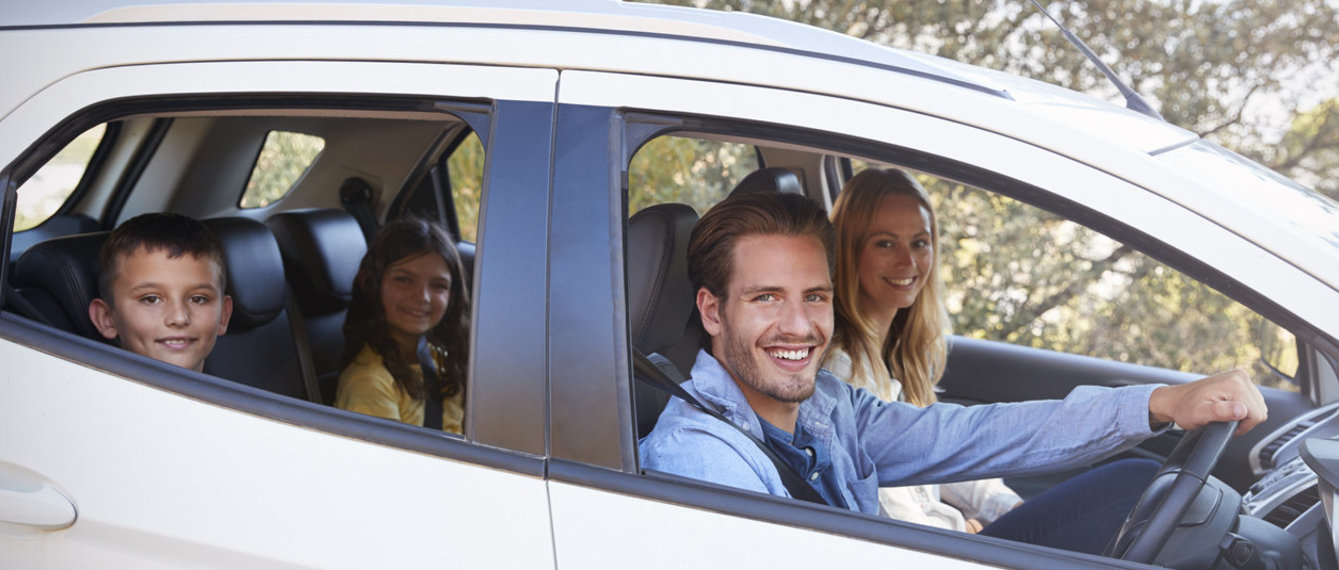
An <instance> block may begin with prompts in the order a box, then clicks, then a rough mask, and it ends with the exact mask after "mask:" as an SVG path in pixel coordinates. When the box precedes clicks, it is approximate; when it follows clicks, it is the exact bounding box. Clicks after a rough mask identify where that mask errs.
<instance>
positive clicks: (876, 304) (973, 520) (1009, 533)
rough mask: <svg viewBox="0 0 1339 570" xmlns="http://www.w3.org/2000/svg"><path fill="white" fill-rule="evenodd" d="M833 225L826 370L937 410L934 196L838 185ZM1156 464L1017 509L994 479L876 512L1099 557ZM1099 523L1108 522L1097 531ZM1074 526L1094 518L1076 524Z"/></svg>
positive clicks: (1121, 470) (939, 324) (885, 176)
mask: <svg viewBox="0 0 1339 570" xmlns="http://www.w3.org/2000/svg"><path fill="white" fill-rule="evenodd" d="M832 222H833V225H834V226H836V229H837V260H836V266H837V267H836V275H835V281H836V308H835V313H836V324H835V325H836V326H835V328H834V331H833V348H832V350H830V351H829V353H828V355H827V357H826V360H825V362H824V367H825V368H827V369H828V370H829V371H831V372H832V373H833V374H834V375H835V376H837V377H838V378H842V379H844V380H846V381H847V382H848V383H850V384H852V385H853V386H855V387H857V388H864V389H866V390H869V391H870V392H872V393H874V394H876V395H878V396H879V397H881V398H883V399H884V400H887V401H902V402H907V403H909V404H913V405H916V406H928V405H930V404H933V403H934V402H935V401H936V398H935V390H934V388H935V384H936V383H938V382H939V379H940V377H941V376H943V373H944V367H945V364H946V362H947V354H948V343H947V337H948V334H949V332H950V328H951V327H950V324H949V321H948V314H947V311H946V310H945V308H944V286H943V283H942V281H941V279H940V274H939V271H940V265H939V250H938V246H939V237H938V230H939V228H938V224H937V222H936V219H935V215H934V209H933V208H932V207H931V205H930V200H929V196H928V195H927V194H926V192H925V189H924V188H922V187H921V185H920V184H919V183H917V182H916V180H915V179H914V178H912V177H911V176H910V175H909V174H907V173H906V172H903V171H900V170H895V169H877V168H871V169H866V170H864V171H861V172H860V173H859V174H857V175H856V176H855V177H853V178H851V180H850V181H848V182H847V183H846V185H845V186H844V187H843V188H842V191H841V194H840V195H839V196H838V197H837V203H836V205H835V206H834V208H833V210H832ZM1156 468H1157V464H1156V463H1154V462H1152V461H1146V460H1133V461H1120V462H1116V463H1112V464H1109V465H1108V466H1106V467H1104V468H1102V469H1097V470H1094V471H1090V472H1088V473H1086V474H1084V475H1081V476H1079V477H1075V478H1074V479H1071V480H1070V481H1067V482H1065V483H1063V484H1062V485H1059V486H1057V487H1056V488H1055V489H1054V490H1052V491H1048V492H1047V493H1044V494H1043V495H1041V496H1039V497H1038V498H1037V499H1034V500H1039V499H1043V498H1045V500H1040V501H1039V502H1038V503H1037V504H1036V505H1035V506H1034V505H1032V504H1031V503H1032V502H1031V501H1030V502H1029V507H1033V508H1026V509H1019V511H1018V512H1014V513H1011V511H1012V510H1013V509H1014V508H1015V507H1018V506H1019V505H1020V504H1023V500H1022V498H1021V497H1019V495H1018V494H1017V493H1015V492H1014V491H1013V490H1011V489H1010V488H1009V487H1008V486H1006V485H1005V484H1004V483H1003V482H1002V481H1001V480H999V479H988V480H981V481H965V482H960V483H950V484H944V485H918V486H912V487H885V488H882V489H880V494H879V504H880V507H881V509H882V510H883V511H884V512H885V513H886V514H887V515H888V516H890V517H892V518H895V519H899V520H905V521H908V522H914V523H919V524H924V525H929V526H935V527H939V528H947V529H952V530H958V531H962V532H969V533H977V532H983V531H984V534H989V535H992V536H999V537H1001V538H1010V539H1014V540H1025V541H1027V542H1033V543H1040V544H1048V545H1051V546H1057V547H1061V548H1068V549H1070V550H1079V551H1088V552H1094V553H1098V552H1100V551H1101V549H1102V548H1103V547H1104V546H1105V541H1106V540H1107V539H1108V538H1109V537H1110V536H1112V535H1114V534H1115V530H1116V528H1118V527H1119V525H1120V522H1121V520H1122V519H1123V518H1124V516H1125V515H1126V514H1128V512H1129V509H1130V508H1132V507H1133V505H1134V500H1135V499H1137V498H1138V496H1139V492H1140V491H1142V490H1143V488H1144V487H1145V486H1146V485H1147V483H1148V482H1149V481H1150V480H1151V479H1152V476H1153V471H1154V470H1156ZM1113 478H1114V479H1113ZM1120 479H1124V480H1126V481H1127V483H1126V484H1124V485H1123V487H1124V488H1128V490H1125V491H1121V490H1115V491H1116V492H1114V493H1113V488H1112V487H1111V486H1110V485H1111V484H1112V481H1119V480H1120ZM1131 482H1132V483H1131ZM1091 485H1103V487H1092V486H1091ZM1098 488H1101V489H1102V494H1105V495H1106V496H1108V497H1113V498H1112V499H1111V500H1110V501H1107V500H1096V501H1094V500H1088V499H1086V498H1084V497H1083V495H1085V494H1087V493H1086V491H1085V489H1098ZM1103 517H1105V518H1107V519H1110V520H1112V521H1113V522H1112V523H1108V524H1106V525H1092V524H1091V522H1092V520H1094V519H1098V518H1103ZM1076 518H1077V519H1088V521H1089V522H1088V523H1086V524H1080V525H1070V524H1069V522H1071V521H1072V520H1075V519H1076ZM992 523H998V524H992ZM1113 525H1114V526H1113ZM1094 526H1097V527H1100V528H1093V527H1094ZM1108 527H1110V528H1108Z"/></svg>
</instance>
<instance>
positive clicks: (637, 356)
mask: <svg viewBox="0 0 1339 570" xmlns="http://www.w3.org/2000/svg"><path fill="white" fill-rule="evenodd" d="M632 370H633V376H635V377H636V378H637V379H638V380H641V381H642V382H645V383H647V384H650V385H651V386H653V387H655V388H656V389H658V390H660V391H662V392H665V393H666V394H669V395H670V396H673V397H676V398H679V399H680V400H683V401H685V402H687V403H688V405H690V406H693V407H694V408H697V409H698V410H701V411H702V412H704V413H706V414H707V415H709V416H711V417H714V418H716V419H718V420H721V421H723V422H725V423H727V424H729V425H730V426H731V427H734V428H735V429H737V430H739V433H742V434H744V436H745V437H747V438H749V441H752V442H753V443H754V445H757V446H758V449H761V450H762V452H763V454H765V455H767V458H768V459H770V460H772V465H774V466H776V472H777V474H779V475H780V476H781V484H782V485H785V487H786V490H787V491H789V492H790V496H791V497H794V498H796V499H802V500H805V501H809V502H811V503H817V504H820V505H826V504H828V502H827V501H825V500H823V496H822V495H820V494H818V491H817V490H815V489H814V488H813V487H812V486H810V485H809V482H807V481H805V480H804V477H801V476H800V474H799V473H796V472H795V469H794V468H792V467H791V466H790V464H789V463H786V462H785V461H782V460H781V458H780V457H778V456H777V455H776V452H774V451H772V449H771V448H770V447H767V444H766V443H763V441H762V440H761V439H758V436H756V435H753V434H751V433H749V432H748V430H745V429H744V428H742V427H740V426H739V424H736V423H735V422H732V421H730V420H729V419H726V417H725V416H723V415H721V413H720V412H717V411H716V410H713V409H711V408H708V407H706V406H705V405H703V404H702V402H700V401H698V399H697V398H694V397H693V395H692V394H689V393H688V391H687V390H684V389H683V386H680V385H679V384H680V383H681V382H683V381H685V380H687V378H685V377H684V376H683V373H681V372H679V369H678V368H676V367H675V366H674V363H672V362H670V361H669V359H668V358H665V357H664V356H661V355H659V354H656V353H651V355H650V356H647V355H644V354H642V352H641V351H639V350H637V349H633V350H632Z"/></svg>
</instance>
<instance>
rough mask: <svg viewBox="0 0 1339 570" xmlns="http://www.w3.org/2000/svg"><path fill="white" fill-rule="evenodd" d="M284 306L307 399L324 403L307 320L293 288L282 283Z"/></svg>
mask: <svg viewBox="0 0 1339 570" xmlns="http://www.w3.org/2000/svg"><path fill="white" fill-rule="evenodd" d="M284 296H285V297H286V298H285V299H284V306H285V308H286V309H287V310H288V326H290V327H292V328H293V342H294V343H296V344H297V345H298V368H299V370H301V371H302V386H303V387H304V388H306V390H307V399H308V400H310V401H312V402H316V403H317V404H325V403H326V401H325V394H322V393H321V383H320V381H319V380H318V377H317V375H316V363H315V362H313V361H312V347H311V341H310V340H309V339H308V338H307V321H306V319H304V318H303V317H302V311H300V310H299V309H298V302H297V298H296V297H295V296H294V295H293V288H292V287H290V286H288V285H287V284H285V285H284Z"/></svg>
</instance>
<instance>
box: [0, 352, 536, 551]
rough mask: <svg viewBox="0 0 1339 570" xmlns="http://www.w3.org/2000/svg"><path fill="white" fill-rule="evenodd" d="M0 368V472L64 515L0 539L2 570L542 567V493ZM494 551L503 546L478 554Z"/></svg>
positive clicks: (57, 375) (21, 357) (329, 439)
mask: <svg viewBox="0 0 1339 570" xmlns="http://www.w3.org/2000/svg"><path fill="white" fill-rule="evenodd" d="M0 353H3V354H4V355H5V366H4V367H3V370H0V393H2V394H3V396H4V397H3V398H0V434H5V435H4V437H0V457H2V458H4V460H5V462H7V463H10V464H17V465H22V466H23V467H24V468H25V469H27V470H29V471H30V472H32V473H35V474H37V475H39V476H40V477H41V478H42V481H43V483H45V484H46V485H49V486H51V487H52V488H53V489H56V490H58V491H59V492H60V493H61V494H62V495H64V496H65V497H68V498H69V499H70V500H71V501H72V502H73V503H74V505H75V507H76V509H77V511H78V522H77V523H76V524H75V525H73V526H71V527H69V528H67V529H64V530H57V531H38V530H33V529H32V528H31V527H23V526H18V525H12V524H0V552H4V553H5V554H4V556H3V559H4V560H5V562H6V564H5V565H6V566H7V567H14V568H35V567H59V568H105V567H108V566H109V565H110V566H133V567H141V568H147V567H162V568H238V567H260V566H267V567H268V566H282V565H288V564H291V565H295V566H308V567H318V568H387V567H401V568H403V567H411V566H421V565H422V564H423V563H424V561H431V560H440V561H442V563H444V564H445V563H450V564H451V565H453V566H460V567H475V568H479V567H491V568H544V567H550V566H552V565H553V552H552V549H551V535H550V530H549V517H548V505H547V502H548V500H547V496H546V490H545V484H544V481H543V480H540V479H537V478H533V477H527V476H521V475H515V474H509V473H506V472H500V471H497V470H494V469H489V468H485V467H479V466H475V465H470V464H467V463H462V462H458V461H452V460H448V459H443V458H440V457H434V456H429V455H424V454H420V453H414V452H409V451H405V450H401V449H395V448H391V447H386V446H382V445H377V444H372V443H368V442H365V441H360V440H355V439H349V438H344V437H337V436H332V435H331V434H328V433H323V432H319V431H315V430H312V429H308V428H304V427H300V426H294V425H289V424H285V423H281V422H276V421H273V420H269V419H265V418H260V417H256V416H252V415H249V414H244V413H241V412H237V411H234V410H230V409H225V408H220V407H218V406H215V405H211V404H207V403H203V402H200V401H196V400H192V399H190V398H186V397H183V396H180V395H177V394H172V393H168V392H164V391H161V390H158V389H155V388H152V387H148V386H145V385H143V384H140V383H138V382H135V381H134V380H130V379H125V378H117V377H114V376H110V375H107V374H106V373H104V372H101V371H98V370H95V369H92V368H89V367H87V366H85V365H82V364H78V363H73V362H67V361H64V360H61V359H58V358H55V357H53V356H50V355H46V354H42V353H40V352H37V351H35V350H32V349H29V348H25V347H23V346H21V345H17V344H14V343H12V342H9V341H0ZM38 434H40V436H36V435H38ZM19 435H23V437H19ZM4 474H5V471H4V470H0V475H4ZM11 483H12V482H11V481H3V480H0V488H6V489H9V490H10V491H13V490H14V488H15V487H16V486H17V485H13V484H11ZM5 507H7V505H0V513H3V512H5V510H6V509H5ZM462 518H464V519H466V520H464V521H462ZM462 522H464V523H466V524H462ZM501 537H505V540H506V542H508V543H510V544H514V545H517V546H515V547H512V548H488V549H484V548H478V545H479V544H489V543H494V542H496V541H499V540H500V538H501Z"/></svg>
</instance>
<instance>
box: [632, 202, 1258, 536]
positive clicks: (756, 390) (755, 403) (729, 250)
mask: <svg viewBox="0 0 1339 570" xmlns="http://www.w3.org/2000/svg"><path fill="white" fill-rule="evenodd" d="M834 241H835V237H834V231H833V228H832V225H831V224H830V223H829V221H828V219H827V216H826V213H825V212H824V211H823V209H822V208H821V207H820V206H818V205H817V204H816V203H814V202H812V201H811V200H809V199H808V198H805V197H803V196H799V195H795V194H781V193H758V194H749V195H744V196H738V197H732V198H729V199H727V200H725V201H723V202H721V203H720V204H717V205H716V206H715V207H713V208H712V209H711V210H710V211H708V212H707V213H706V214H705V215H704V216H703V217H702V219H701V220H700V221H698V223H697V225H696V226H695V227H694V229H693V233H692V237H691V239H690V241H689V245H688V264H689V268H688V271H689V277H690V279H691V280H692V282H693V287H694V288H695V289H696V291H697V299H696V303H697V309H698V312H699V313H700V315H701V320H702V325H703V328H704V329H705V330H706V332H707V333H708V335H709V337H710V338H709V341H708V342H707V346H704V348H703V350H700V351H699V352H698V355H697V360H696V363H695V364H694V366H693V370H692V374H691V380H690V381H688V382H685V383H684V384H683V387H684V388H685V389H686V390H687V391H688V393H690V394H691V395H692V396H694V397H695V398H696V399H697V400H699V401H700V402H701V404H702V405H704V406H706V407H707V408H710V409H711V410H713V411H715V412H718V413H719V414H720V415H721V416H724V418H725V419H726V420H728V421H729V422H731V423H734V424H736V425H737V426H738V427H736V426H732V425H729V424H727V423H726V422H725V421H722V419H720V418H719V417H717V416H713V415H711V414H708V413H707V412H704V411H702V410H699V409H697V408H695V407H694V406H693V405H690V404H689V403H687V402H685V401H684V400H682V399H678V398H675V399H672V400H671V401H670V403H669V404H668V405H667V407H666V408H665V410H664V412H663V413H662V414H661V416H660V419H659V421H658V422H657V425H656V427H655V429H654V430H653V431H652V432H651V433H650V434H649V435H648V436H647V437H646V438H644V439H643V440H642V441H641V443H640V451H641V457H642V465H643V467H645V468H648V469H653V470H657V471H662V472H667V473H672V474H676V475H682V476H686V477H691V478H695V479H701V480H704V481H709V482H713V483H718V484H723V485H728V486H732V487H738V488H742V489H748V490H753V491H759V492H764V493H770V494H774V495H781V496H792V492H791V491H789V490H788V489H787V486H786V483H785V482H784V481H783V477H782V474H781V471H782V470H783V469H786V470H793V471H794V472H796V473H798V474H799V475H800V477H801V478H802V479H803V480H804V481H805V482H807V483H808V485H809V486H811V487H812V489H813V490H814V491H816V492H817V495H818V496H820V497H821V498H822V501H823V502H826V503H827V504H830V505H833V506H838V507H843V508H848V509H851V510H855V511H860V512H865V513H871V514H875V513H878V509H879V501H878V496H877V494H878V487H880V486H898V485H912V484H922V483H944V482H951V481H960V480H968V479H980V478H988V477H1004V476H1015V475H1025V474H1039V473H1046V472H1054V471H1059V470H1063V469H1070V468H1075V467H1081V466H1085V465H1089V464H1091V463H1094V462H1096V461H1098V460H1100V459H1103V458H1105V457H1108V456H1110V455H1113V454H1115V453H1117V452H1120V451H1122V450H1125V449H1128V448H1130V447H1133V446H1134V445H1136V444H1137V443H1139V442H1140V441H1143V440H1144V439H1147V438H1149V437H1152V436H1153V435H1155V434H1157V433H1159V432H1160V431H1161V430H1164V429H1166V428H1167V427H1169V426H1170V425H1171V423H1173V422H1175V423H1176V424H1178V425H1180V426H1181V427H1183V428H1185V429H1195V428H1198V427H1201V426H1203V425H1205V424H1207V423H1210V422H1215V421H1231V420H1240V422H1241V423H1240V426H1239V428H1238V430H1237V433H1238V434H1241V433H1245V432H1246V431H1248V430H1250V429H1251V428H1253V427H1254V426H1255V425H1257V424H1258V423H1260V422H1261V421H1263V420H1264V419H1265V418H1266V414H1267V410H1266V408H1265V404H1264V399H1263V397H1262V396H1261V394H1260V392H1259V390H1258V389H1257V388H1256V387H1255V386H1254V385H1253V384H1252V383H1251V381H1250V379H1249V378H1248V377H1247V375H1246V374H1245V373H1243V372H1241V371H1232V372H1226V373H1222V374H1217V375H1214V376H1210V377H1207V378H1204V379H1201V380H1198V381H1195V382H1191V383H1188V384H1183V385H1179V386H1162V385H1140V386H1128V387H1123V388H1103V387H1093V386H1084V387H1079V388H1077V389H1075V390H1074V391H1073V392H1071V393H1070V394H1069V395H1068V396H1067V397H1066V398H1065V399H1064V400H1047V401H1032V402H1021V403H1011V404H994V405H982V406H972V407H962V406H958V405H953V404H934V405H930V406H928V407H925V408H918V407H916V406H912V405H909V404H904V403H898V402H892V403H889V402H885V401H883V400H881V399H879V398H878V397H877V396H875V395H873V394H870V393H868V392H866V391H864V390H857V389H854V388H852V387H851V386H850V385H848V384H846V383H845V382H842V381H840V380H839V379H837V378H835V377H833V376H832V375H831V374H830V373H828V372H827V371H826V370H820V363H821V362H822V360H823V355H824V351H825V350H826V349H827V348H828V344H829V341H830V338H831V333H832V329H833V282H832V267H833V259H834ZM746 433H747V435H746ZM750 435H751V436H752V438H750ZM755 438H756V439H755ZM764 447H766V448H767V450H770V451H771V452H772V453H773V454H774V456H775V457H778V458H779V461H780V462H782V463H784V466H783V467H782V468H779V467H778V465H779V464H778V463H774V461H773V459H771V458H769V456H768V452H767V451H765V450H764ZM792 484H793V483H792ZM806 492H807V491H806ZM1089 494H1091V495H1094V497H1093V500H1095V501H1102V500H1105V499H1106V497H1104V496H1103V493H1100V492H1098V493H1089ZM1082 512H1084V511H1082V510H1081V509H1080V511H1079V512H1078V513H1077V514H1074V515H1072V516H1070V517H1069V519H1064V520H1056V521H1054V523H1053V524H1054V525H1058V527H1065V526H1072V525H1073V524H1084V525H1096V526H1097V527H1100V528H1098V530H1097V532H1101V533H1105V536H1110V535H1112V534H1114V532H1115V529H1116V528H1119V525H1120V521H1121V520H1122V519H1123V518H1124V515H1125V514H1126V513H1128V507H1126V508H1125V509H1124V512H1120V513H1119V514H1118V515H1117V516H1115V517H1114V523H1113V522H1111V521H1094V520H1091V519H1092V518H1093V517H1091V516H1085V515H1083V514H1082ZM1060 518H1061V519H1063V518H1064V517H1063V516H1061V517H1060ZM1108 518H1113V517H1108ZM1048 524H1051V523H1048ZM1113 524H1114V528H1111V525H1113ZM1052 530H1053V529H1052ZM1036 542H1038V543H1042V544H1048V543H1047V541H1046V540H1045V539H1039V540H1037V541H1036ZM1048 545H1051V546H1058V547H1062V548H1064V547H1066V546H1067V545H1066V544H1065V543H1064V542H1063V541H1061V542H1059V543H1049V544H1048ZM1071 549H1073V548H1071Z"/></svg>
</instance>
